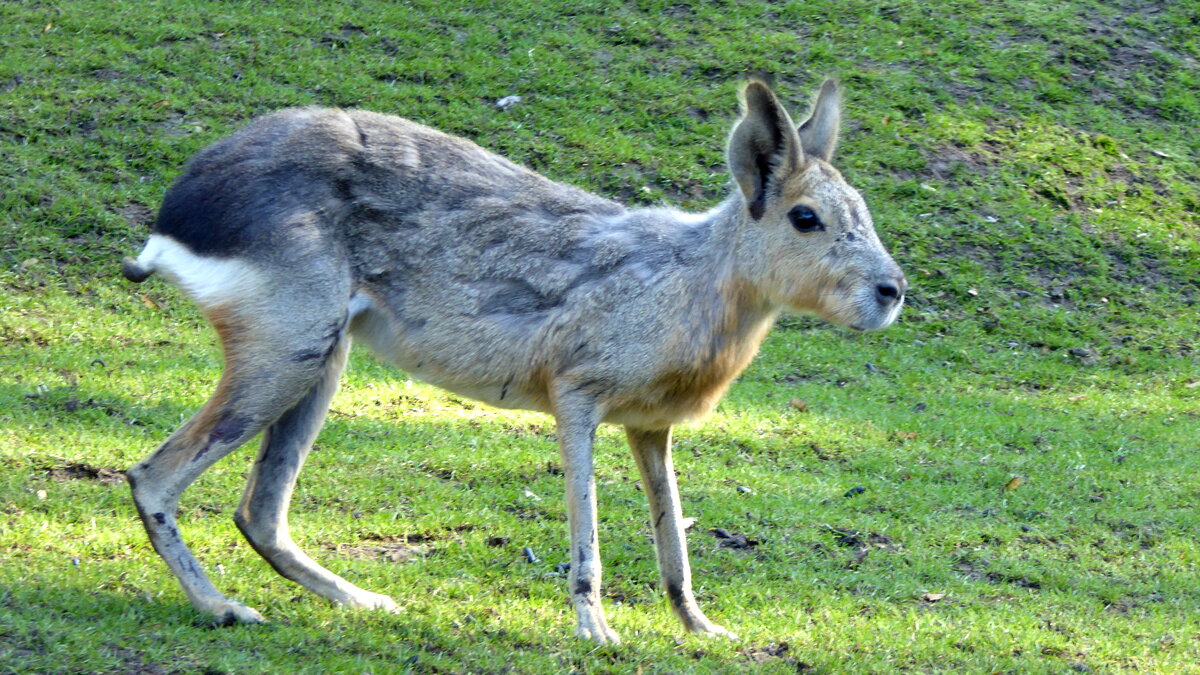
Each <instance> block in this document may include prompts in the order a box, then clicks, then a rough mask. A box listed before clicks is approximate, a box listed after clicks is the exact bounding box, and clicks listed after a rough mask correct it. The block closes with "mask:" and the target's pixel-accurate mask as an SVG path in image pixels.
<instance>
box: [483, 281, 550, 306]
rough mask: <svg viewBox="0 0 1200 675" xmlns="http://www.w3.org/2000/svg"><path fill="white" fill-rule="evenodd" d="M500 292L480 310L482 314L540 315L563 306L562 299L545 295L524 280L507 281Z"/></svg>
mask: <svg viewBox="0 0 1200 675" xmlns="http://www.w3.org/2000/svg"><path fill="white" fill-rule="evenodd" d="M498 286H499V287H500V290H498V291H496V292H495V293H493V294H492V297H490V298H488V300H487V301H486V302H485V303H484V304H483V307H482V308H480V313H481V314H518V315H519V314H538V313H541V312H546V311H549V310H551V309H554V308H555V307H557V306H559V305H561V304H562V298H558V297H550V296H547V295H544V294H543V293H541V292H540V291H538V289H536V288H534V287H533V286H532V285H530V283H529V282H528V281H525V280H524V279H506V280H503V281H501V282H500V283H499V284H498Z"/></svg>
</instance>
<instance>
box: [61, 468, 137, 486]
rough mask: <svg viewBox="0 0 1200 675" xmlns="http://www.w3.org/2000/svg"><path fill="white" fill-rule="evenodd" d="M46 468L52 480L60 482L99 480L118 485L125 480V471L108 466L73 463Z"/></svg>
mask: <svg viewBox="0 0 1200 675" xmlns="http://www.w3.org/2000/svg"><path fill="white" fill-rule="evenodd" d="M44 470H45V471H46V475H47V476H49V477H50V479H51V480H53V481H56V482H59V483H64V482H66V481H69V480H98V481H100V482H101V483H105V484H108V485H116V484H118V483H124V482H125V472H124V471H121V470H120V469H114V468H112V467H108V466H99V467H97V466H90V465H87V464H77V463H71V464H67V465H66V466H56V467H46V468H45V469H44Z"/></svg>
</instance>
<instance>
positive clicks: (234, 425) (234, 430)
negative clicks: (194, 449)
mask: <svg viewBox="0 0 1200 675" xmlns="http://www.w3.org/2000/svg"><path fill="white" fill-rule="evenodd" d="M246 426H247V422H246V420H244V419H242V418H240V417H225V418H222V419H221V421H220V422H217V423H216V424H215V425H213V428H212V431H210V432H209V434H208V440H209V441H210V442H214V443H217V442H229V441H231V440H234V439H236V438H238V437H240V436H241V435H242V434H243V433H244V432H245V431H246Z"/></svg>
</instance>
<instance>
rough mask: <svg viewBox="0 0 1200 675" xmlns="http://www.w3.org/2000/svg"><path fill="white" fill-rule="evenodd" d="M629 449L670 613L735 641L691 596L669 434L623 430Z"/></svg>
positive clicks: (699, 629)
mask: <svg viewBox="0 0 1200 675" xmlns="http://www.w3.org/2000/svg"><path fill="white" fill-rule="evenodd" d="M625 433H626V436H627V437H628V438H629V447H630V448H631V449H632V450H633V457H634V460H635V461H636V462H637V466H638V472H639V473H641V475H642V487H643V488H644V489H645V490H646V499H647V500H648V501H649V502H650V519H651V523H652V524H653V526H654V546H655V549H656V551H657V553H658V570H659V573H660V574H661V575H662V582H663V588H665V589H666V591H667V598H669V599H670V601H671V610H672V611H674V612H675V615H676V616H678V617H679V619H680V621H682V622H683V626H684V628H686V629H687V630H689V631H691V632H693V633H710V634H715V635H725V636H728V637H736V636H735V635H734V634H733V633H730V632H729V631H727V630H725V629H724V628H722V627H721V626H718V625H717V624H715V623H713V622H711V621H709V620H708V618H707V617H706V616H704V613H703V612H701V611H700V607H699V606H698V605H697V604H696V596H695V595H694V594H693V593H692V570H691V567H690V566H689V564H688V554H687V541H686V540H685V535H684V531H683V509H682V507H681V506H680V503H679V486H678V484H677V483H676V481H675V468H674V467H673V466H672V463H671V430H670V428H667V429H654V430H647V429H632V428H629V427H626V429H625Z"/></svg>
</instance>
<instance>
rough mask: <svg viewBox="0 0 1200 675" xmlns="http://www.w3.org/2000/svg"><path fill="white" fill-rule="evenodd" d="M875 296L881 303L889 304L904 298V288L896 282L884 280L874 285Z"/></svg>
mask: <svg viewBox="0 0 1200 675" xmlns="http://www.w3.org/2000/svg"><path fill="white" fill-rule="evenodd" d="M875 298H876V299H877V300H879V304H881V305H891V304H893V303H897V302H900V301H901V300H903V299H904V290H903V289H902V288H901V287H900V286H899V285H898V284H895V283H892V282H890V281H885V282H884V283H882V284H879V285H878V286H876V287H875Z"/></svg>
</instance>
